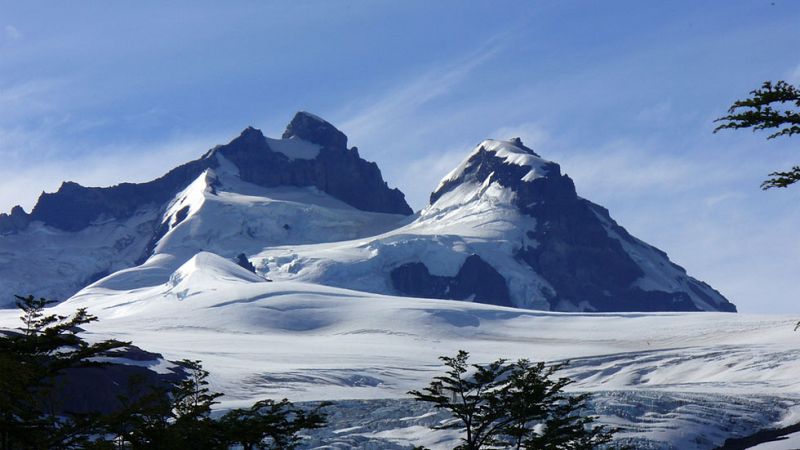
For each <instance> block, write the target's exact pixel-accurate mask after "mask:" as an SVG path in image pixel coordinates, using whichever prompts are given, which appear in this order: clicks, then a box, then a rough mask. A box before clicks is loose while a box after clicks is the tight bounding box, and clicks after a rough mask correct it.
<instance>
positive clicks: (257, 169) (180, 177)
mask: <svg viewBox="0 0 800 450" xmlns="http://www.w3.org/2000/svg"><path fill="white" fill-rule="evenodd" d="M284 136H285V137H286V138H292V137H294V138H299V139H304V140H307V141H309V142H312V143H315V144H318V145H320V146H321V147H322V149H321V151H320V153H319V155H318V156H317V157H316V158H315V159H313V160H304V159H296V160H292V159H290V158H288V157H287V156H286V155H284V154H283V153H279V152H276V151H273V150H272V149H270V147H269V145H268V144H267V140H266V138H265V137H264V135H263V134H262V133H261V131H259V130H256V129H255V128H252V127H248V128H247V129H245V130H244V131H243V132H242V134H241V135H240V136H239V137H237V138H236V139H234V140H233V141H231V142H230V143H229V144H227V145H223V146H217V147H215V148H214V149H212V150H211V151H209V152H208V153H206V155H205V156H203V157H202V158H200V159H198V160H195V161H192V162H189V163H187V164H184V165H182V166H179V167H177V168H175V169H173V170H171V171H169V172H168V173H167V174H166V175H164V176H163V177H161V178H158V179H156V180H153V181H150V182H147V183H122V184H119V185H116V186H111V187H84V186H81V185H79V184H77V183H73V182H65V183H63V184H62V185H61V187H60V188H59V189H58V191H56V192H54V193H43V194H42V195H41V196H40V197H39V201H38V202H37V204H36V206H35V207H34V209H33V211H32V212H31V214H30V215H28V214H25V212H24V211H22V209H21V208H15V209H14V210H12V212H11V214H10V215H8V214H0V234H8V233H12V232H16V231H19V230H22V229H24V228H25V227H27V224H28V223H29V222H30V221H42V222H44V223H45V224H47V225H49V226H52V227H54V228H58V229H61V230H64V231H80V230H82V229H84V228H86V227H87V226H89V225H90V224H91V223H92V222H93V221H96V220H98V219H100V218H115V219H124V218H127V217H130V216H131V215H132V214H133V213H134V212H136V210H137V209H139V208H141V207H143V206H146V205H156V206H160V205H163V204H164V203H165V202H167V201H169V200H170V199H171V198H173V197H174V196H175V195H176V194H177V193H178V192H180V191H181V190H182V189H184V188H185V187H186V186H187V185H188V184H189V183H191V182H192V181H194V180H195V179H196V178H197V177H198V176H200V174H201V173H202V172H203V171H204V170H206V169H209V168H211V169H213V168H216V167H218V166H219V163H218V161H217V159H216V158H215V157H214V156H215V155H216V154H218V153H219V154H221V155H223V156H224V157H225V158H227V159H229V160H230V161H232V162H233V163H234V164H235V165H236V166H237V167H238V168H239V171H240V174H241V177H242V179H243V180H244V181H248V182H250V183H254V184H258V185H260V186H264V187H274V186H299V187H303V186H315V187H317V188H318V189H320V190H321V191H323V192H326V193H328V194H330V195H332V196H333V197H336V198H338V199H340V200H342V201H344V202H345V203H348V204H350V205H352V206H354V207H356V208H358V209H362V210H364V211H374V212H384V213H394V214H406V215H408V214H411V213H412V210H411V208H410V207H409V206H408V204H407V203H406V202H405V196H404V195H403V193H402V192H400V191H399V190H398V189H390V188H389V187H388V186H387V184H386V182H385V181H383V177H382V175H381V172H380V170H379V169H378V166H377V165H376V164H375V163H373V162H368V161H365V160H363V159H361V158H360V157H359V155H358V151H357V149H355V148H352V149H348V148H347V136H345V135H344V134H343V133H342V132H341V131H339V130H337V129H336V128H335V127H334V126H333V125H331V124H330V123H328V122H326V121H324V120H322V119H319V118H318V117H316V116H314V115H312V114H309V113H304V112H300V113H297V114H296V115H295V117H294V119H292V121H291V123H290V124H289V126H288V127H287V129H286V132H284Z"/></svg>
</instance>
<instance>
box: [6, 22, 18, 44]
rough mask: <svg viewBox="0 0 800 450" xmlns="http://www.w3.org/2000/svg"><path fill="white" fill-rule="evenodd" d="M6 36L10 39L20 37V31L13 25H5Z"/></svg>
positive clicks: (13, 39)
mask: <svg viewBox="0 0 800 450" xmlns="http://www.w3.org/2000/svg"><path fill="white" fill-rule="evenodd" d="M3 31H4V32H5V35H6V38H7V39H9V40H12V41H16V40H19V39H22V33H21V32H20V31H19V30H18V29H17V27H15V26H14V25H6V26H5V29H4V30H3Z"/></svg>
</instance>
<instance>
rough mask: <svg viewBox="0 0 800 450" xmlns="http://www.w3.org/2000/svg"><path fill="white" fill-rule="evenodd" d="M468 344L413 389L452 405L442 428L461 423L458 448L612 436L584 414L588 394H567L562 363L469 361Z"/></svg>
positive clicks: (563, 445) (590, 443)
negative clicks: (443, 369) (449, 417)
mask: <svg viewBox="0 0 800 450" xmlns="http://www.w3.org/2000/svg"><path fill="white" fill-rule="evenodd" d="M468 358H469V354H468V353H467V352H465V351H463V350H461V351H459V352H458V354H457V355H456V356H455V357H445V356H443V357H440V359H441V360H442V361H443V362H444V365H445V367H446V368H447V370H446V372H445V375H442V376H437V377H434V379H433V381H431V383H430V384H429V385H428V387H426V388H424V389H423V391H422V392H420V391H410V392H409V394H410V395H411V396H413V397H414V398H415V399H416V400H418V401H424V402H428V403H432V404H433V406H434V407H435V408H437V409H442V410H446V411H449V412H450V413H451V414H452V415H453V420H452V421H450V422H447V423H445V424H444V425H437V426H436V427H435V428H437V429H446V428H450V429H461V430H463V431H464V437H463V438H462V440H461V444H460V445H459V446H458V447H456V449H458V450H480V449H486V448H514V449H543V450H562V449H563V450H567V449H569V450H573V449H574V450H583V449H591V448H595V447H596V446H598V445H601V444H605V443H607V442H609V441H610V440H611V437H612V434H613V430H608V429H606V428H605V427H601V426H592V422H593V421H594V418H593V417H590V416H585V415H582V414H581V411H582V409H583V407H584V404H585V401H586V398H587V397H586V395H568V394H566V393H564V392H563V389H564V388H565V387H566V386H567V385H569V384H570V383H571V381H570V380H569V379H568V378H554V374H555V372H556V371H558V370H560V369H561V368H563V366H561V365H556V366H546V365H545V364H544V363H536V364H531V363H530V362H529V361H527V360H524V359H523V360H519V361H517V362H516V363H515V364H509V363H507V362H506V360H504V359H498V360H496V361H494V362H492V363H490V364H488V365H479V364H472V365H470V364H468V363H467V360H468Z"/></svg>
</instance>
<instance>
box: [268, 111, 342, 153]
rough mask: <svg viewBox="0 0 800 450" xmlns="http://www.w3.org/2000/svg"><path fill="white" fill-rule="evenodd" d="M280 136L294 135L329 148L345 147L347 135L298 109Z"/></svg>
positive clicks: (284, 137)
mask: <svg viewBox="0 0 800 450" xmlns="http://www.w3.org/2000/svg"><path fill="white" fill-rule="evenodd" d="M281 137H282V138H283V139H290V138H293V137H296V138H298V139H303V140H305V141H308V142H313V143H314V144H318V145H321V146H323V147H329V148H337V149H345V148H347V136H346V135H345V134H344V133H342V132H341V131H339V130H338V129H337V128H336V127H335V126H333V125H331V124H330V123H329V122H328V121H326V120H324V119H322V118H321V117H319V116H316V115H314V114H311V113H309V112H306V111H299V112H297V113H296V114H295V115H294V118H293V119H292V121H291V122H289V125H287V126H286V131H284V132H283V135H282V136H281Z"/></svg>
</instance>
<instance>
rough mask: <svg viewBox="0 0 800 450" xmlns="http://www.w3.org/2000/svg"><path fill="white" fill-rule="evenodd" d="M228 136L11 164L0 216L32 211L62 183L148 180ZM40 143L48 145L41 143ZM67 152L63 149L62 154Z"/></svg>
mask: <svg viewBox="0 0 800 450" xmlns="http://www.w3.org/2000/svg"><path fill="white" fill-rule="evenodd" d="M227 137H228V136H220V135H212V134H209V135H206V136H191V137H178V138H175V139H171V140H168V141H166V142H163V143H160V144H151V145H146V144H145V145H142V146H135V147H134V146H106V147H102V148H95V149H93V151H92V152H91V153H90V154H85V155H82V156H78V157H75V158H72V159H59V160H57V161H55V160H50V161H47V160H45V161H39V162H38V163H36V164H28V163H26V162H24V161H21V162H17V163H15V164H13V165H8V164H6V165H4V166H3V167H1V168H0V212H8V211H9V210H10V209H11V207H12V206H14V205H17V204H20V205H22V206H23V207H24V208H25V209H26V210H27V211H30V209H31V208H32V207H33V205H34V204H35V202H36V199H37V198H38V197H39V194H40V193H41V192H43V191H45V192H52V191H54V190H56V189H57V188H58V186H59V185H60V184H61V182H62V181H75V182H78V183H80V184H82V185H84V186H109V185H114V184H119V183H121V182H143V181H149V180H151V179H154V178H156V177H159V176H161V175H163V174H164V173H166V172H167V171H168V170H170V169H172V168H173V167H175V166H177V165H179V164H182V163H185V162H187V161H190V160H192V159H196V158H198V157H200V156H201V155H202V154H203V153H204V152H205V151H206V150H207V149H208V148H211V147H213V146H214V145H215V144H218V143H221V142H223V141H226V138H227ZM20 139H23V137H20ZM29 142H30V140H29ZM39 142H40V143H44V142H46V141H45V140H44V139H39ZM50 144H51V145H57V144H56V143H55V142H50ZM45 145H46V144H45ZM58 145H62V146H63V144H58ZM66 151H67V150H66V149H64V148H61V149H59V150H58V153H62V154H63V153H66Z"/></svg>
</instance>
